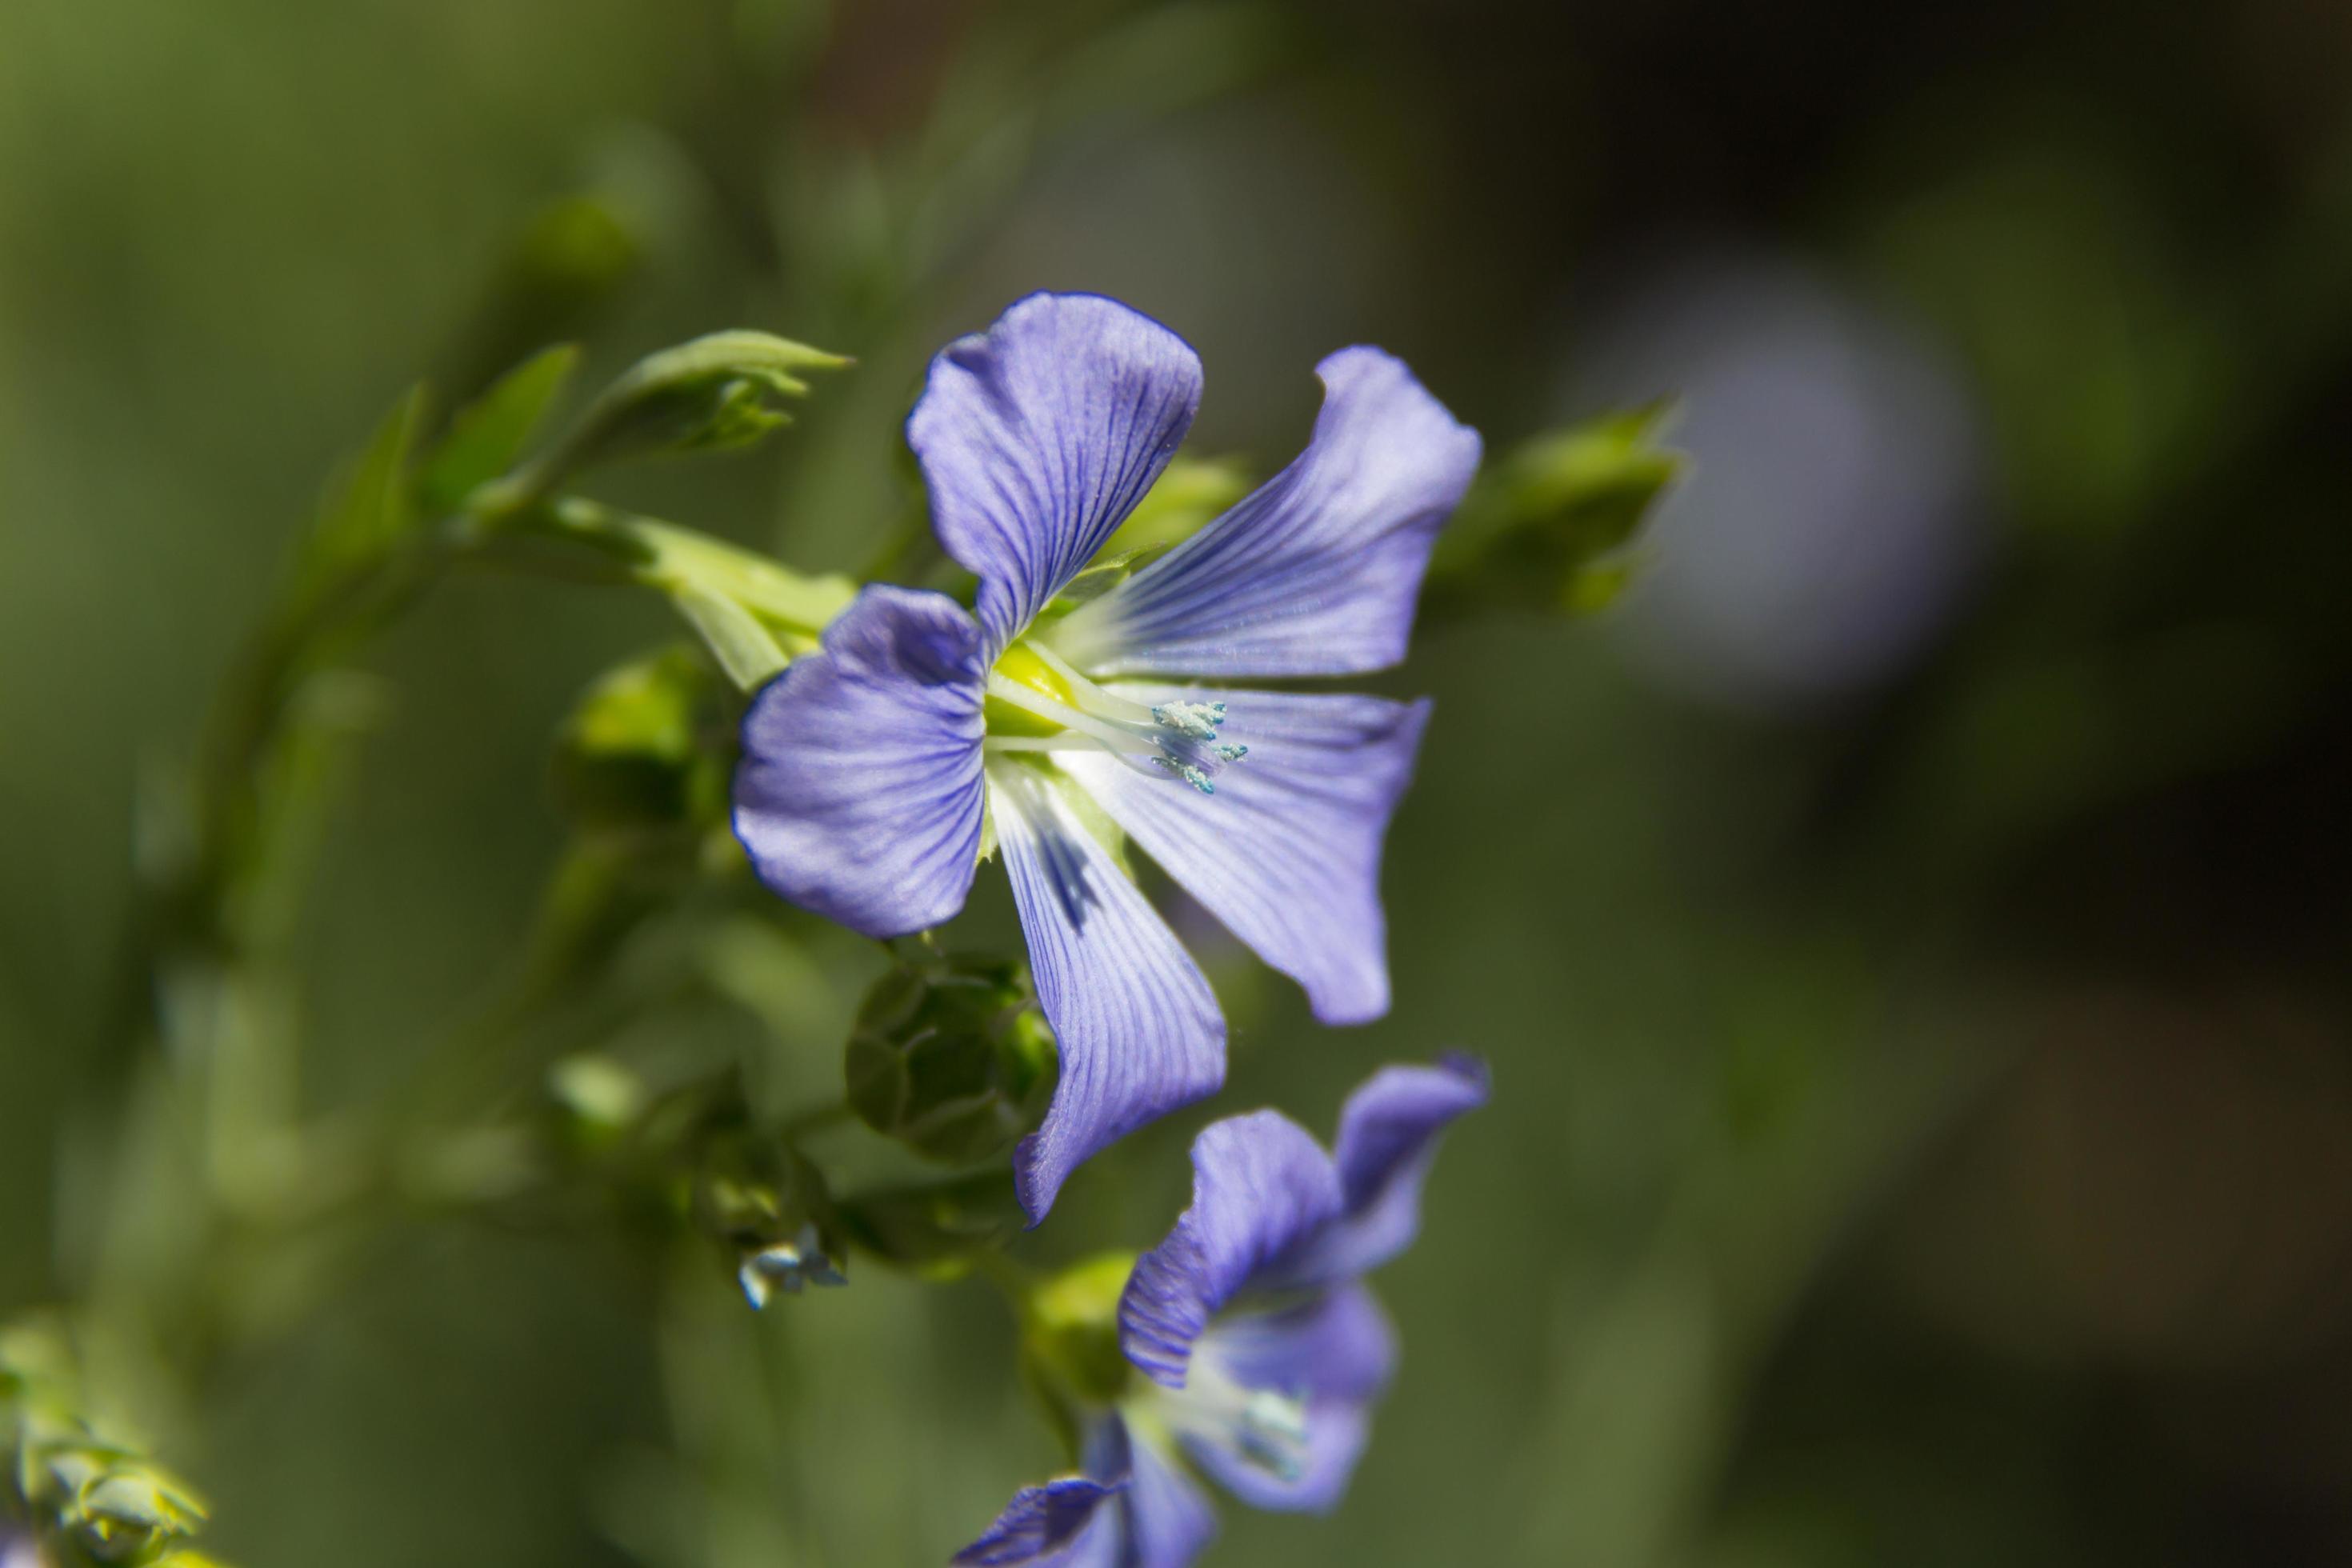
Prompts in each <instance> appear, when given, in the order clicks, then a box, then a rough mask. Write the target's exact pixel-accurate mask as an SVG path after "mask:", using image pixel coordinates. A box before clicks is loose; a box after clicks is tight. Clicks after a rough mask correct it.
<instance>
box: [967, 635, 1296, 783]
mask: <svg viewBox="0 0 2352 1568" xmlns="http://www.w3.org/2000/svg"><path fill="white" fill-rule="evenodd" d="M987 690H988V698H989V702H990V705H991V708H992V710H998V712H999V715H1000V716H999V717H992V720H991V722H990V726H989V728H990V733H989V735H988V738H987V740H986V741H985V742H983V744H984V745H985V747H986V749H987V750H990V751H993V752H1063V751H1074V750H1098V751H1106V752H1110V753H1111V754H1112V755H1113V756H1116V757H1118V758H1120V759H1121V760H1123V761H1125V762H1127V763H1129V765H1130V766H1133V767H1139V768H1141V767H1151V768H1157V769H1159V770H1160V772H1162V773H1170V774H1172V775H1174V776H1175V777H1177V778H1180V779H1181V780H1183V781H1184V782H1185V783H1186V784H1191V785H1192V787H1193V788H1194V789H1196V790H1199V791H1200V792H1201V793H1202V795H1214V794H1216V793H1217V786H1216V783H1215V778H1216V775H1217V774H1218V773H1222V772H1223V770H1224V768H1225V766H1226V765H1227V764H1228V763H1237V762H1240V761H1241V760H1242V759H1243V758H1244V757H1245V756H1247V755H1249V748H1248V747H1247V746H1239V745H1233V744H1230V743H1228V742H1222V741H1220V740H1218V739H1217V732H1218V731H1219V730H1220V729H1221V728H1222V727H1223V724H1224V721H1225V705H1224V704H1223V703H1222V702H1188V701H1181V700H1178V701H1170V702H1162V703H1160V704H1159V705H1157V706H1150V705H1147V704H1145V703H1141V702H1137V701H1134V700H1130V699H1129V698H1125V697H1121V696H1119V695H1118V693H1117V692H1114V691H1110V690H1108V689H1105V688H1103V687H1101V686H1098V685H1097V684H1096V683H1095V682H1094V681H1092V680H1089V679H1087V678H1086V677H1085V676H1084V675H1081V674H1080V673H1079V672H1078V671H1077V670H1076V668H1074V667H1073V666H1072V665H1071V664H1070V663H1069V662H1068V661H1067V660H1066V659H1065V658H1062V657H1061V656H1060V655H1059V654H1057V653H1055V652H1054V651H1053V649H1051V648H1049V647H1046V646H1045V644H1043V643H1042V642H1034V641H1024V642H1019V643H1015V644H1014V645H1013V647H1010V648H1007V649H1006V650H1005V652H1004V655H1003V658H999V659H998V660H997V661H996V668H993V669H991V670H990V671H989V672H988V686H987ZM1002 710H1012V717H1013V718H1017V719H1018V720H1019V721H1018V722H1012V721H1005V719H1004V717H1003V713H1002ZM1035 721H1043V722H1042V723H1039V722H1035Z"/></svg>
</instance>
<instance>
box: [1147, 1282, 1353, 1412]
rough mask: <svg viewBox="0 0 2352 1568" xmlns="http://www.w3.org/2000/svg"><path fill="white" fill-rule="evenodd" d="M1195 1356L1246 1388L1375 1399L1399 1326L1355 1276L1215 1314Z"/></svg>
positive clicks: (1326, 1396) (1310, 1396) (1325, 1396)
mask: <svg viewBox="0 0 2352 1568" xmlns="http://www.w3.org/2000/svg"><path fill="white" fill-rule="evenodd" d="M1194 1353H1195V1354H1197V1355H1199V1356H1201V1357H1203V1358H1205V1359H1208V1360H1212V1361H1214V1362H1215V1363H1217V1366H1218V1368H1219V1369H1220V1370H1221V1371H1222V1372H1223V1373H1225V1375H1227V1376H1228V1377H1231V1378H1232V1379H1233V1380H1234V1382H1236V1383H1238V1384H1242V1386H1244V1388H1271V1389H1276V1390H1279V1391H1280V1392H1282V1393H1285V1394H1297V1395H1299V1396H1301V1397H1303V1398H1310V1399H1349V1400H1358V1401H1362V1400H1370V1399H1377V1398H1379V1397H1380V1396H1381V1394H1384V1393H1386V1392H1387V1391H1388V1385H1389V1380H1390V1379H1391V1377H1393V1376H1394V1375H1395V1374H1396V1360H1397V1347H1396V1331H1395V1330H1394V1329H1393V1328H1391V1326H1390V1324H1389V1319H1388V1314H1387V1313H1386V1312H1384V1311H1382V1310H1381V1304H1380V1303H1379V1302H1378V1301H1376V1300H1373V1299H1372V1293H1371V1291H1370V1290H1369V1289H1366V1288H1365V1287H1364V1286H1363V1285H1362V1284H1361V1283H1360V1282H1359V1281H1356V1280H1349V1281H1347V1282H1345V1283H1344V1284H1339V1285H1335V1286H1333V1287H1332V1288H1331V1289H1328V1290H1318V1291H1317V1292H1316V1293H1315V1294H1314V1295H1312V1296H1311V1297H1309V1298H1308V1299H1307V1300H1305V1301H1302V1302H1299V1303H1297V1304H1296V1305H1293V1306H1286V1307H1283V1308H1280V1309H1278V1310H1273V1311H1264V1312H1236V1313H1229V1314H1227V1315H1226V1316H1224V1317H1223V1318H1220V1319H1218V1320H1217V1321H1216V1322H1215V1323H1214V1324H1213V1325H1212V1326H1211V1327H1210V1329H1209V1331H1208V1332H1207V1333H1205V1334H1203V1335H1202V1338H1201V1342H1200V1344H1199V1345H1198V1347H1197V1348H1196V1350H1195V1352H1194Z"/></svg>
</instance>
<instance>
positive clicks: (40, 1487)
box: [0, 1321, 208, 1568]
mask: <svg viewBox="0 0 2352 1568" xmlns="http://www.w3.org/2000/svg"><path fill="white" fill-rule="evenodd" d="M0 1461H5V1468H4V1469H0V1477H5V1478H6V1479H7V1480H8V1482H9V1483H10V1485H11V1487H12V1489H13V1493H14V1498H13V1500H14V1504H15V1508H14V1510H12V1511H15V1512H17V1513H20V1514H21V1515H22V1516H23V1517H24V1518H25V1519H26V1520H27V1521H29V1522H30V1523H31V1524H32V1525H33V1527H34V1530H35V1531H36V1533H37V1535H38V1536H39V1538H40V1539H41V1541H42V1543H43V1545H44V1547H45V1548H46V1549H47V1551H48V1552H50V1553H51V1554H52V1557H53V1559H54V1560H55V1561H56V1562H57V1563H58V1568H76V1565H79V1564H84V1563H122V1564H131V1565H132V1568H158V1565H160V1564H164V1563H176V1564H178V1565H179V1568H194V1565H195V1564H198V1563H201V1562H202V1561H203V1560H202V1559H199V1558H196V1557H194V1555H193V1554H191V1553H188V1552H185V1551H184V1550H183V1547H184V1542H186V1541H187V1540H188V1539H189V1538H190V1537H191V1536H193V1535H194V1534H195V1533H196V1531H198V1530H199V1529H201V1528H202V1527H203V1525H204V1523H205V1520H206V1518H207V1517H208V1510H207V1509H206V1508H205V1503H204V1501H203V1500H202V1499H200V1498H198V1497H197V1496H196V1494H195V1492H194V1490H193V1489H190V1488H189V1487H188V1485H187V1484H186V1483H185V1482H184V1481H182V1480H180V1479H178V1478H177V1477H175V1476H173V1474H171V1472H169V1471H167V1470H165V1469H163V1468H162V1467H160V1466H158V1465H156V1464H154V1463H153V1462H152V1461H151V1460H149V1459H148V1458H146V1456H145V1455H144V1454H143V1453H142V1451H141V1449H140V1448H139V1447H137V1446H136V1445H134V1444H131V1443H129V1442H126V1441H124V1440H123V1439H122V1438H121V1436H119V1435H117V1434H115V1433H112V1432H110V1431H107V1430H104V1429H102V1428H101V1427H100V1425H99V1424H98V1423H97V1422H96V1421H95V1419H94V1418H93V1417H92V1415H90V1413H89V1411H88V1410H87V1409H86V1408H85V1407H84V1404H83V1396H82V1392H81V1388H80V1376H79V1369H78V1367H77V1366H76V1363H75V1358H74V1354H73V1349H72V1346H71V1344H70V1342H68V1339H67V1337H66V1335H65V1334H64V1332H63V1331H62V1330H60V1329H59V1328H58V1326H56V1325H55V1324H52V1323H48V1322H45V1321H26V1322H19V1323H16V1324H11V1325H8V1326H6V1327H5V1328H0Z"/></svg>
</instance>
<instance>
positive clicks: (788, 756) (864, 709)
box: [734, 587, 987, 937]
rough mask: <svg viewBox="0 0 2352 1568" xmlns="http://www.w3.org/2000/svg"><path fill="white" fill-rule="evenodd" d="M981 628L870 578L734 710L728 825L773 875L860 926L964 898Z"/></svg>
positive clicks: (928, 599) (870, 931) (911, 921)
mask: <svg viewBox="0 0 2352 1568" xmlns="http://www.w3.org/2000/svg"><path fill="white" fill-rule="evenodd" d="M986 673H987V667H986V663H985V661H984V660H983V659H982V658H981V633H980V627H979V626H975V625H974V624H973V622H972V619H971V616H969V615H967V614H965V613H964V611H963V609H962V607H961V606H960V605H957V604H956V603H955V601H953V600H952V599H950V598H948V597H946V596H945V595H940V594H925V593H917V592H914V591H912V590H910V589H906V588H892V587H871V588H867V589H866V591H865V592H863V593H861V594H859V595H858V596H857V597H856V600H855V601H853V602H852V603H851V605H850V606H849V608H847V609H846V610H844V611H843V612H842V613H841V615H840V616H838V617H836V618H835V621H834V623H833V624H832V625H831V626H827V627H826V628H825V632H824V646H823V648H822V650H821V651H819V652H817V653H815V654H812V655H810V656H808V657H806V658H798V659H795V660H793V663H792V664H791V665H789V666H787V667H786V668H785V669H784V671H783V673H782V674H781V675H779V676H777V677H776V679H773V680H772V681H770V682H769V683H768V684H767V685H766V686H765V687H763V688H761V690H760V694H759V695H758V696H757V697H755V698H753V699H752V700H751V709H750V710H749V711H748V712H746V713H745V714H744V716H743V760H742V762H741V763H740V764H739V765H738V766H737V767H736V770H735V792H734V793H735V837H738V838H739V839H740V840H742V843H743V847H744V849H745V850H746V851H747V852H748V853H749V854H750V855H751V865H752V868H753V869H755V870H756V871H758V873H759V875H760V879H761V881H762V882H764V883H766V884H767V885H768V886H769V887H770V888H771V889H774V890H775V891H776V892H778V893H780V894H782V896H783V897H785V898H787V899H790V900H792V901H793V902H794V903H796V904H799V905H801V906H802V907H803V908H805V909H810V910H815V911H816V912H817V913H818V914H821V915H824V916H826V917H828V918H829V919H832V920H836V921H840V922H841V923H842V924H844V925H845V926H847V927H849V928H850V929H851V930H853V931H863V932H864V933H866V935H868V936H877V937H889V936H901V935H904V934H906V933H907V932H908V931H920V930H922V929H924V928H925V927H927V926H933V925H937V924H939V923H940V921H944V920H946V919H948V918H949V917H950V916H951V915H953V914H954V913H955V912H956V911H957V910H961V908H963V902H964V899H965V897H966V895H967V894H969V893H970V892H971V878H972V869H973V866H974V864H975V862H976V861H977V859H978V857H979V854H980V828H981V816H982V805H983V801H982V785H981V779H982V769H981V737H982V722H983V721H982V712H981V710H982V700H983V698H982V680H983V679H984V678H985V676H986Z"/></svg>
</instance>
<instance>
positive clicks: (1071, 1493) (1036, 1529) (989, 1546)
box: [953, 1476, 1126, 1568]
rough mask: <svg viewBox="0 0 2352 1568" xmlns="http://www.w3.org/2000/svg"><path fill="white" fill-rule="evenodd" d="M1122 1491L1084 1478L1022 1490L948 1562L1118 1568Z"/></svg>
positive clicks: (1004, 1567)
mask: <svg viewBox="0 0 2352 1568" xmlns="http://www.w3.org/2000/svg"><path fill="white" fill-rule="evenodd" d="M1125 1490H1126V1483H1125V1482H1123V1481H1121V1482H1113V1483H1110V1484H1108V1485H1106V1484H1105V1483H1103V1482H1101V1481H1097V1480H1092V1479H1088V1478H1087V1477H1085V1476H1063V1477H1060V1478H1058V1479H1054V1480H1050V1481H1047V1482H1046V1483H1045V1485H1044V1486H1041V1487H1024V1488H1022V1489H1020V1490H1019V1491H1017V1492H1015V1493H1013V1500H1012V1501H1011V1502H1010V1503H1007V1504H1006V1505H1005V1509H1004V1511H1003V1513H1001V1514H999V1515H997V1517H996V1522H995V1523H993V1524H992V1525H990V1526H989V1527H988V1529H987V1530H986V1531H984V1532H983V1533H982V1535H981V1538H980V1539H979V1540H977V1541H975V1542H972V1543H971V1545H970V1546H967V1547H965V1548H964V1549H963V1550H962V1551H961V1552H957V1553H956V1554H955V1557H954V1559H953V1561H954V1563H956V1565H957V1568H1014V1565H1015V1564H1018V1565H1020V1568H1122V1564H1121V1557H1122V1555H1123V1552H1122V1548H1123V1545H1124V1542H1123V1540H1122V1537H1123V1535H1124V1533H1125V1532H1124V1531H1123V1530H1122V1528H1121V1526H1122V1523H1123V1521H1122V1520H1121V1518H1120V1508H1119V1498H1120V1494H1121V1493H1122V1492H1124V1491H1125Z"/></svg>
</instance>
